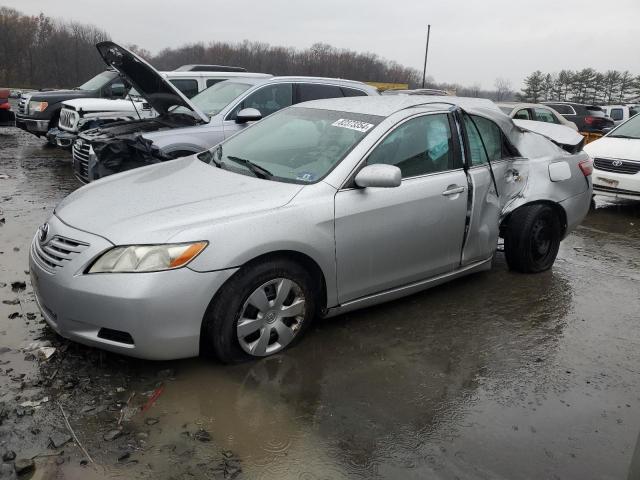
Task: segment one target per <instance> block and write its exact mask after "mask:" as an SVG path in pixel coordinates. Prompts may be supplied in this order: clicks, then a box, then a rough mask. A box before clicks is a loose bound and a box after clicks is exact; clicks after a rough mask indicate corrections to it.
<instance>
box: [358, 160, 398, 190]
mask: <svg viewBox="0 0 640 480" xmlns="http://www.w3.org/2000/svg"><path fill="white" fill-rule="evenodd" d="M355 182H356V185H357V186H359V187H362V188H366V187H377V188H393V187H399V186H400V183H401V182H402V173H401V172H400V169H399V168H398V167H396V166H395V165H384V164H376V165H367V166H366V167H364V168H363V169H362V170H360V171H359V172H358V174H357V175H356V178H355Z"/></svg>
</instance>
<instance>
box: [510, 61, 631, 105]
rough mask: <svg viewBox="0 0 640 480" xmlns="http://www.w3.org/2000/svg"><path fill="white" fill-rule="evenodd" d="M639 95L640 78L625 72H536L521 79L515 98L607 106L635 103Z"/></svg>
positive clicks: (588, 69)
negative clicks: (519, 91)
mask: <svg viewBox="0 0 640 480" xmlns="http://www.w3.org/2000/svg"><path fill="white" fill-rule="evenodd" d="M638 96H640V76H634V75H632V74H631V73H629V72H628V71H626V70H625V71H623V72H621V71H618V70H607V71H606V72H598V71H596V70H594V69H593V68H584V69H582V70H577V71H573V70H561V71H560V72H559V73H543V72H541V71H540V70H536V71H535V72H533V73H532V74H531V75H529V76H528V77H527V78H525V80H524V87H523V88H522V92H521V93H520V94H519V95H518V97H519V98H520V99H521V100H523V101H527V102H533V103H537V102H543V101H558V100H559V101H572V102H578V103H593V104H596V105H610V104H618V103H629V102H632V101H637V98H638Z"/></svg>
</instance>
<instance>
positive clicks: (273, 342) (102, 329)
mask: <svg viewBox="0 0 640 480" xmlns="http://www.w3.org/2000/svg"><path fill="white" fill-rule="evenodd" d="M591 168H592V167H591V160H590V158H589V157H588V155H587V154H586V153H584V152H583V151H582V137H581V136H580V135H578V134H577V133H575V132H573V131H572V130H570V129H568V128H566V127H563V126H557V125H548V124H536V122H524V123H522V124H516V123H514V121H513V120H511V119H510V118H509V117H507V116H506V115H504V114H503V113H502V112H500V110H499V109H498V108H497V107H496V106H495V105H494V104H493V103H491V102H489V101H483V100H476V99H464V98H456V97H419V96H402V95H399V96H387V97H357V98H343V99H334V100H320V101H316V102H310V103H305V104H300V105H297V106H294V107H290V108H288V109H285V110H282V111H280V112H278V113H276V114H274V115H272V116H270V117H268V118H267V119H265V120H262V121H261V122H258V123H255V124H254V125H252V126H251V127H249V128H247V129H245V130H244V131H242V132H241V133H239V134H237V135H235V136H234V137H231V138H229V139H227V140H225V141H224V142H223V143H221V144H219V145H217V146H216V147H214V148H212V149H211V150H209V151H205V152H202V153H200V154H198V155H193V156H190V157H185V158H181V159H178V160H173V161H170V162H166V163H162V164H157V165H152V166H148V167H144V168H140V169H136V170H132V171H130V172H125V173H122V174H118V175H113V176H111V177H108V178H106V179H104V180H100V181H97V182H95V183H92V184H91V185H88V186H85V187H83V188H81V189H79V190H77V191H76V192H74V193H72V194H71V195H69V196H68V197H67V198H66V199H65V200H63V201H62V202H61V203H60V205H58V207H57V208H56V209H55V211H54V213H53V215H52V216H51V217H50V219H49V220H48V221H47V223H45V224H44V225H43V226H41V227H40V228H39V230H38V232H37V233H36V235H35V237H34V239H33V244H32V248H31V253H30V271H31V278H32V282H33V287H34V291H35V293H36V298H37V301H38V304H39V306H40V308H41V310H42V312H43V315H44V317H45V319H46V321H47V322H48V323H49V325H51V327H52V328H53V329H54V330H56V331H57V332H58V333H59V334H60V335H62V336H64V337H67V338H70V339H73V340H75V341H78V342H80V343H84V344H88V345H93V346H97V347H100V348H103V349H106V350H111V351H114V352H119V353H123V354H126V355H132V356H136V357H141V358H147V359H172V358H181V357H190V356H195V355H198V354H199V353H201V352H204V351H208V352H212V353H213V354H215V355H216V356H217V357H218V358H219V359H221V360H222V361H225V362H236V361H242V360H245V359H248V358H252V357H263V356H267V355H272V354H274V353H276V352H279V351H281V350H282V349H284V348H286V347H288V346H290V345H292V344H293V343H294V342H295V341H297V340H298V339H299V338H300V337H301V336H302V334H303V333H304V331H305V330H306V329H307V328H308V326H309V324H310V323H311V321H312V320H313V319H314V317H315V318H317V317H327V316H332V315H337V314H340V313H343V312H346V311H349V310H353V309H357V308H361V307H365V306H370V305H374V304H377V303H380V302H384V301H387V300H391V299H395V298H398V297H401V296H405V295H409V294H411V293H414V292H417V291H419V290H422V289H425V288H429V287H431V286H434V285H437V284H439V283H443V282H446V281H448V280H451V279H453V278H456V277H459V276H462V275H467V274H471V273H473V272H478V271H481V270H486V269H489V268H490V266H491V262H492V258H493V256H494V252H495V250H496V246H497V243H498V238H499V237H502V238H504V248H505V256H506V259H507V263H508V265H509V267H510V268H511V269H513V270H516V271H520V272H532V273H535V272H540V271H543V270H547V269H549V268H551V266H552V265H553V262H554V260H555V258H556V254H557V252H558V247H559V244H560V241H561V240H562V239H563V238H564V237H565V236H566V235H567V234H568V232H570V231H571V230H572V229H573V228H574V227H575V226H576V225H578V224H579V223H580V221H581V220H582V219H583V217H584V216H585V214H586V213H587V211H588V208H589V203H590V200H591V193H592V185H591V177H590V174H591Z"/></svg>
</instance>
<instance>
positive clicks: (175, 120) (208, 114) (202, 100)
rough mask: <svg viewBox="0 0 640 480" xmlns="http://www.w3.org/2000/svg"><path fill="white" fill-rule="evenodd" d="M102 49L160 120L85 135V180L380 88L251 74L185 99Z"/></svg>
mask: <svg viewBox="0 0 640 480" xmlns="http://www.w3.org/2000/svg"><path fill="white" fill-rule="evenodd" d="M98 50H99V51H100V53H101V54H102V56H103V58H104V60H105V62H107V64H109V65H111V66H112V67H113V68H115V69H117V70H119V71H120V72H121V74H122V75H123V76H124V77H126V78H127V79H129V81H130V82H131V84H132V85H134V86H135V87H136V90H137V91H138V92H139V93H140V95H142V96H143V97H144V98H145V100H146V101H147V102H148V103H149V104H150V105H151V106H152V107H153V108H154V109H155V110H156V111H158V113H159V116H158V117H156V118H153V119H143V120H136V121H129V122H116V123H113V124H111V125H109V126H105V127H100V128H97V129H93V130H88V131H86V132H83V133H82V134H80V135H79V136H78V140H77V141H76V142H75V144H74V147H73V157H74V170H75V174H76V176H77V177H78V179H80V180H81V181H82V182H85V183H86V182H90V181H93V180H97V179H99V178H103V177H106V176H108V175H111V174H113V173H117V172H121V171H125V170H130V169H132V168H137V167H140V166H143V165H148V164H149V163H157V162H161V161H165V160H170V159H174V158H179V157H182V156H185V155H191V154H193V153H197V152H201V151H203V150H206V149H207V148H210V147H212V146H213V145H216V144H217V143H219V142H220V141H222V140H224V139H225V138H227V137H229V136H230V135H233V134H235V133H236V132H238V131H240V130H242V129H243V128H245V127H246V126H247V125H250V124H251V123H253V122H255V121H258V120H260V119H262V118H264V117H266V116H268V115H270V114H272V113H274V112H276V111H278V110H280V109H282V108H285V107H288V106H290V105H292V104H296V103H300V102H305V101H309V100H316V99H322V98H334V97H349V96H367V95H376V96H377V95H378V92H377V90H376V89H375V88H373V87H370V86H369V85H366V84H364V83H361V82H354V81H350V80H342V79H331V78H320V77H271V78H256V77H248V76H246V77H236V78H234V79H232V80H227V81H225V82H220V83H218V84H216V85H213V86H212V87H210V88H208V89H206V90H204V91H203V92H200V93H199V94H198V95H195V96H194V97H193V98H191V99H187V98H186V97H184V96H182V95H180V94H179V93H180V92H177V91H175V88H174V87H173V86H172V85H171V84H170V83H169V82H167V81H166V79H164V78H163V77H162V75H160V74H159V73H158V72H157V71H156V70H155V69H154V68H153V67H152V66H151V65H149V64H148V63H147V62H145V61H144V60H142V59H141V58H139V57H137V56H136V55H135V54H134V53H132V52H130V51H128V50H126V49H124V48H122V47H120V46H118V45H116V44H114V43H113V42H103V43H100V44H98ZM240 75H241V74H240Z"/></svg>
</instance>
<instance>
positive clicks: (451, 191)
mask: <svg viewBox="0 0 640 480" xmlns="http://www.w3.org/2000/svg"><path fill="white" fill-rule="evenodd" d="M462 192H464V187H456V186H455V185H449V187H448V188H447V190H445V191H444V192H442V195H444V196H445V197H449V196H451V195H457V194H459V193H462Z"/></svg>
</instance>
